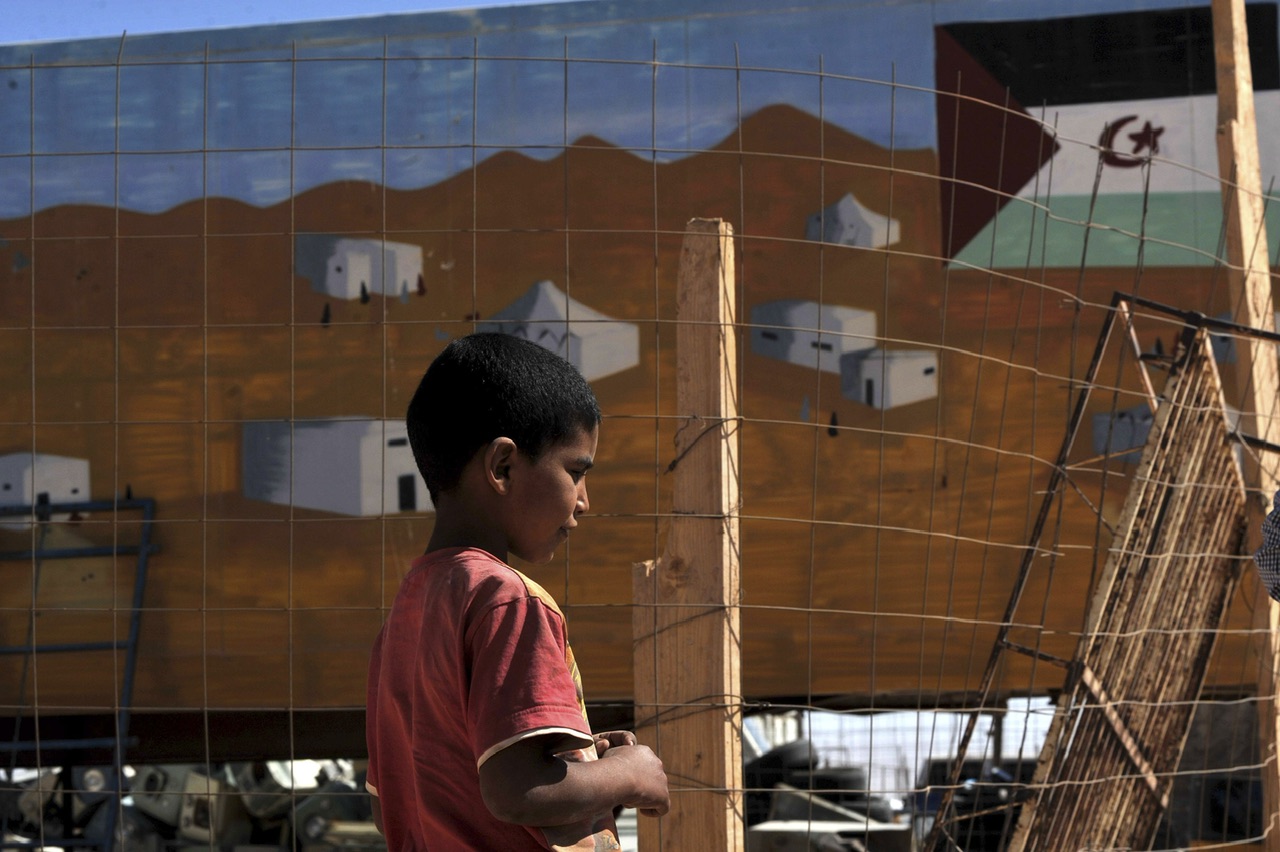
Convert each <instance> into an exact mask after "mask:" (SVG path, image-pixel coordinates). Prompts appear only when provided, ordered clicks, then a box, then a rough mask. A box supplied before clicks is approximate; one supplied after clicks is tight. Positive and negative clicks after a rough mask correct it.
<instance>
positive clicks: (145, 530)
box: [0, 497, 155, 852]
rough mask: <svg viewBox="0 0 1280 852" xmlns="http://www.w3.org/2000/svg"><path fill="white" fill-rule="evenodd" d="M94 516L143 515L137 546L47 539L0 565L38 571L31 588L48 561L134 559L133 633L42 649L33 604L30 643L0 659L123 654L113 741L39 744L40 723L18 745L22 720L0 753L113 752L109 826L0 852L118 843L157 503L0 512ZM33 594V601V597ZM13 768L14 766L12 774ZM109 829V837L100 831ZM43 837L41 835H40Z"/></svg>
mask: <svg viewBox="0 0 1280 852" xmlns="http://www.w3.org/2000/svg"><path fill="white" fill-rule="evenodd" d="M94 512H104V513H111V514H112V522H115V521H117V520H119V514H120V513H122V512H139V513H141V523H140V525H139V535H138V540H137V541H136V542H134V543H129V544H125V543H122V542H119V541H116V542H113V543H112V544H107V545H84V546H74V547H52V548H47V547H45V546H44V537H43V535H41V536H38V537H37V541H36V544H35V546H34V547H33V548H31V549H27V550H14V551H0V561H19V560H21V561H28V562H32V563H33V564H34V566H35V570H36V576H35V578H33V583H38V582H39V567H40V565H41V564H42V563H43V562H44V561H45V560H50V559H83V558H88V557H102V556H135V557H136V563H135V573H134V582H133V596H132V601H131V608H130V612H129V630H128V634H127V636H126V637H125V638H124V639H123V640H121V639H118V638H112V639H107V640H100V641H84V642H59V643H50V644H40V643H36V642H35V641H34V619H35V611H34V600H33V610H32V613H31V617H32V627H31V628H30V629H29V630H28V635H27V641H26V642H25V643H23V644H21V645H9V646H0V654H3V655H16V654H23V655H27V656H28V657H30V656H34V655H35V654H51V653H91V652H102V651H111V652H123V653H124V673H123V677H122V679H121V682H120V694H119V702H118V705H117V708H116V713H115V726H116V732H115V736H113V737H71V738H65V739H41V738H40V737H39V727H38V722H39V720H38V718H37V720H36V721H37V726H36V738H35V739H34V740H25V741H24V740H19V739H18V736H19V735H20V731H21V725H20V721H21V720H20V719H18V720H15V722H14V728H13V730H14V739H13V740H11V741H9V742H0V752H8V753H10V754H12V755H13V756H14V759H15V761H16V757H17V755H18V754H19V753H23V752H36V753H39V752H44V751H71V750H76V749H94V748H109V749H111V751H112V769H113V771H114V777H113V778H108V779H106V784H107V786H106V787H105V788H104V789H102V790H99V791H96V792H98V793H107V794H109V795H108V800H107V801H105V802H103V803H102V804H101V805H100V807H102V808H106V809H107V810H108V811H109V813H108V814H107V815H106V820H105V826H103V825H102V824H101V823H99V825H98V826H97V828H98V831H97V832H96V834H97V835H99V836H97V837H74V836H67V837H45V838H43V839H23V840H6V839H5V838H4V836H3V835H0V849H40V848H43V847H45V846H50V845H52V846H58V847H63V848H66V847H95V846H96V847H102V848H103V849H105V850H108V852H109V850H111V849H112V848H113V847H114V845H115V842H116V837H115V834H116V824H117V818H118V815H119V813H120V808H121V798H122V794H123V784H122V781H123V779H124V765H125V751H126V748H127V747H128V746H129V745H131V744H132V743H133V742H135V740H134V739H133V738H131V737H130V736H129V722H130V714H131V712H132V700H133V684H134V676H135V674H136V671H137V661H138V636H139V629H140V626H141V621H142V603H143V597H144V595H145V593H146V585H147V563H148V557H149V556H150V555H151V554H152V553H153V552H154V550H155V548H154V545H153V544H152V540H151V534H152V526H153V523H154V521H155V501H154V500H152V499H149V498H142V499H135V498H132V497H128V498H126V499H123V500H97V501H84V502H75V503H51V502H48V501H45V500H41V501H39V502H37V503H36V504H35V505H30V506H0V520H3V519H5V518H15V517H16V518H30V519H32V521H33V522H34V523H35V524H49V523H53V521H52V517H53V516H54V515H63V514H69V515H73V516H74V515H77V514H88V513H94ZM37 590H38V586H37V587H36V589H33V598H34V593H35V591H37ZM12 768H13V764H11V766H10V770H11V771H12ZM69 769H70V768H69V767H64V771H66V772H67V773H68V774H69ZM71 828H72V827H71V826H70V825H67V832H68V833H69V832H70V831H71ZM103 828H105V831H103V830H102V829H103ZM42 833H43V831H42Z"/></svg>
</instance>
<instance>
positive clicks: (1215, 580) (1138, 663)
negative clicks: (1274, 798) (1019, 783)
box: [1010, 330, 1245, 852]
mask: <svg viewBox="0 0 1280 852" xmlns="http://www.w3.org/2000/svg"><path fill="white" fill-rule="evenodd" d="M1224 412H1225V409H1224V404H1223V397H1222V390H1221V384H1220V382H1219V378H1218V374H1217V370H1216V367H1215V365H1214V360H1213V354H1212V351H1211V348H1210V346H1209V343H1208V336H1207V334H1206V333H1205V332H1204V331H1203V330H1201V331H1199V332H1198V333H1197V334H1196V335H1195V336H1194V338H1192V344H1191V346H1190V348H1189V351H1188V353H1187V356H1186V358H1185V359H1183V360H1182V361H1181V362H1180V363H1179V365H1178V367H1177V369H1176V370H1175V372H1174V374H1173V375H1172V376H1171V377H1170V380H1169V383H1168V384H1167V385H1166V387H1165V399H1164V400H1163V401H1162V403H1161V405H1160V408H1159V410H1158V411H1157V413H1156V418H1155V423H1154V424H1153V426H1152V430H1151V433H1150V435H1149V437H1148V440H1147V444H1146V448H1145V449H1144V451H1143V456H1142V461H1141V463H1140V464H1139V467H1138V470H1137V474H1136V476H1135V478H1134V481H1133V484H1132V486H1131V488H1130V490H1129V494H1128V497H1127V499H1126V502H1125V507H1124V511H1123V513H1122V515H1121V518H1120V523H1119V524H1118V526H1117V528H1116V535H1115V539H1114V541H1113V544H1112V546H1111V548H1110V551H1109V554H1108V558H1107V563H1106V567H1105V570H1104V573H1103V575H1102V577H1101V579H1100V582H1099V584H1098V587H1097V590H1096V592H1095V594H1094V596H1093V600H1092V602H1091V604H1090V611H1089V615H1088V619H1087V621H1086V627H1085V630H1084V632H1083V634H1082V636H1081V639H1080V642H1079V645H1078V648H1077V651H1076V655H1075V658H1074V660H1073V661H1072V663H1071V666H1070V670H1069V675H1068V678H1067V681H1066V684H1065V687H1064V690H1063V694H1062V696H1061V698H1060V699H1059V702H1058V709H1057V712H1056V715H1055V717H1054V721H1053V724H1052V726H1051V728H1050V732H1049V736H1048V738H1047V739H1046V742H1045V746H1044V750H1043V751H1042V753H1041V756H1040V762H1039V764H1038V766H1037V769H1036V776H1035V781H1034V783H1033V785H1032V788H1031V793H1030V797H1029V799H1028V800H1027V801H1026V802H1025V803H1024V805H1023V809H1022V813H1021V816H1020V818H1019V822H1018V826H1017V829H1016V831H1015V834H1014V837H1013V840H1012V843H1011V846H1010V849H1011V850H1015V852H1021V850H1030V849H1034V850H1056V849H1062V850H1076V849H1117V848H1132V849H1146V848H1149V846H1150V843H1151V841H1152V839H1153V838H1154V835H1155V832H1156V829H1157V826H1158V823H1159V820H1160V817H1161V814H1162V813H1163V811H1164V808H1165V806H1166V804H1167V802H1168V796H1169V789H1170V786H1171V785H1172V781H1173V773H1174V771H1175V770H1176V768H1177V765H1178V760H1179V758H1180V756H1181V754H1182V747H1183V744H1184V741H1185V738H1186V732H1187V729H1188V726H1189V724H1190V719H1191V714H1192V711H1193V709H1194V705H1195V702H1196V700H1197V699H1198V698H1199V695H1200V691H1201V687H1202V686H1203V684H1204V680H1205V674H1206V669H1207V667H1208V661H1209V656H1210V652H1211V651H1212V649H1213V644H1214V641H1215V639H1216V638H1217V634H1218V630H1219V628H1220V627H1221V625H1222V624H1223V622H1224V619H1225V617H1226V614H1227V608H1228V605H1229V603H1230V601H1231V598H1232V595H1233V593H1234V591H1235V586H1236V582H1237V580H1238V577H1239V573H1240V561H1239V560H1238V558H1236V553H1237V551H1238V548H1239V545H1240V540H1241V536H1242V533H1243V528H1244V519H1245V494H1244V484H1243V481H1242V479H1241V474H1240V470H1239V467H1238V464H1237V461H1236V458H1235V456H1234V450H1233V447H1234V445H1233V443H1232V442H1231V441H1230V440H1229V438H1228V434H1227V423H1226V417H1225V413H1224Z"/></svg>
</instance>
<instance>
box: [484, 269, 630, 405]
mask: <svg viewBox="0 0 1280 852" xmlns="http://www.w3.org/2000/svg"><path fill="white" fill-rule="evenodd" d="M476 330H477V331H501V332H504V333H506V334H511V335H514V336H516V337H524V338H526V339H528V340H532V341H533V342H534V343H537V344H539V345H540V346H542V347H544V348H546V349H550V350H551V351H552V352H555V353H557V354H558V355H560V356H562V357H564V358H565V359H566V360H567V361H568V362H569V363H570V364H573V366H575V367H577V368H578V372H580V373H582V375H583V377H584V378H586V380H587V381H589V382H590V381H595V380H596V379H599V378H603V377H604V376H611V375H613V374H614V373H620V372H622V371H623V370H628V369H630V368H632V367H635V366H637V365H638V364H639V363H640V328H639V326H637V325H635V324H634V323H629V322H622V321H621V320H617V319H614V318H613V317H609V316H606V315H605V314H602V313H600V312H599V311H597V310H594V309H593V308H589V307H587V306H586V305H584V304H583V303H582V302H579V301H578V300H576V299H571V298H569V297H568V296H567V295H566V294H565V292H564V291H563V290H561V289H560V288H559V287H557V286H556V285H555V284H553V283H552V282H550V281H539V282H538V283H536V284H534V285H533V286H532V287H530V288H529V289H528V290H527V291H525V294H524V295H523V296H521V297H520V298H518V299H516V300H515V301H514V302H512V303H511V304H510V305H508V306H507V307H505V308H503V309H502V310H500V311H498V312H497V313H495V314H494V315H493V316H491V317H489V318H488V319H487V320H485V321H484V322H481V323H477V325H476Z"/></svg>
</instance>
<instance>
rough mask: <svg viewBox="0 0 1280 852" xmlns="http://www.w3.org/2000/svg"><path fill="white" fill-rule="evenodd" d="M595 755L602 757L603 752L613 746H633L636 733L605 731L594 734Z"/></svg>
mask: <svg viewBox="0 0 1280 852" xmlns="http://www.w3.org/2000/svg"><path fill="white" fill-rule="evenodd" d="M595 738H596V757H604V753H605V752H606V751H608V750H609V749H611V748H613V747H614V746H633V745H635V744H636V742H637V740H636V735H635V734H633V733H631V732H630V731H605V732H604V733H602V734H596V735H595Z"/></svg>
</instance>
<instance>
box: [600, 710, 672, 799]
mask: <svg viewBox="0 0 1280 852" xmlns="http://www.w3.org/2000/svg"><path fill="white" fill-rule="evenodd" d="M610 734H623V735H625V736H628V737H630V738H631V740H632V742H634V741H635V736H634V735H633V734H629V733H627V732H626V731H611V732H610ZM601 738H605V740H606V741H608V735H604V734H602V735H600V737H598V738H597V739H596V748H597V749H599V748H600V741H601ZM600 759H601V760H613V761H625V762H626V764H628V765H626V766H624V767H623V769H624V771H626V773H627V775H628V776H629V777H630V778H631V779H632V780H633V782H634V784H635V788H636V790H635V794H634V795H633V796H631V797H629V798H628V800H627V801H625V802H622V805H623V806H624V807H628V808H635V809H636V810H638V811H639V812H640V813H642V814H644V815H645V816H650V817H660V816H662V815H663V814H665V813H666V812H667V811H669V810H671V794H670V792H668V790H667V773H666V772H664V771H663V770H662V760H661V759H660V758H659V757H658V756H657V755H656V754H654V753H653V750H652V749H651V748H649V747H648V746H644V745H622V744H613V745H609V746H608V747H607V748H606V750H605V751H604V752H601V754H600Z"/></svg>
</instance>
